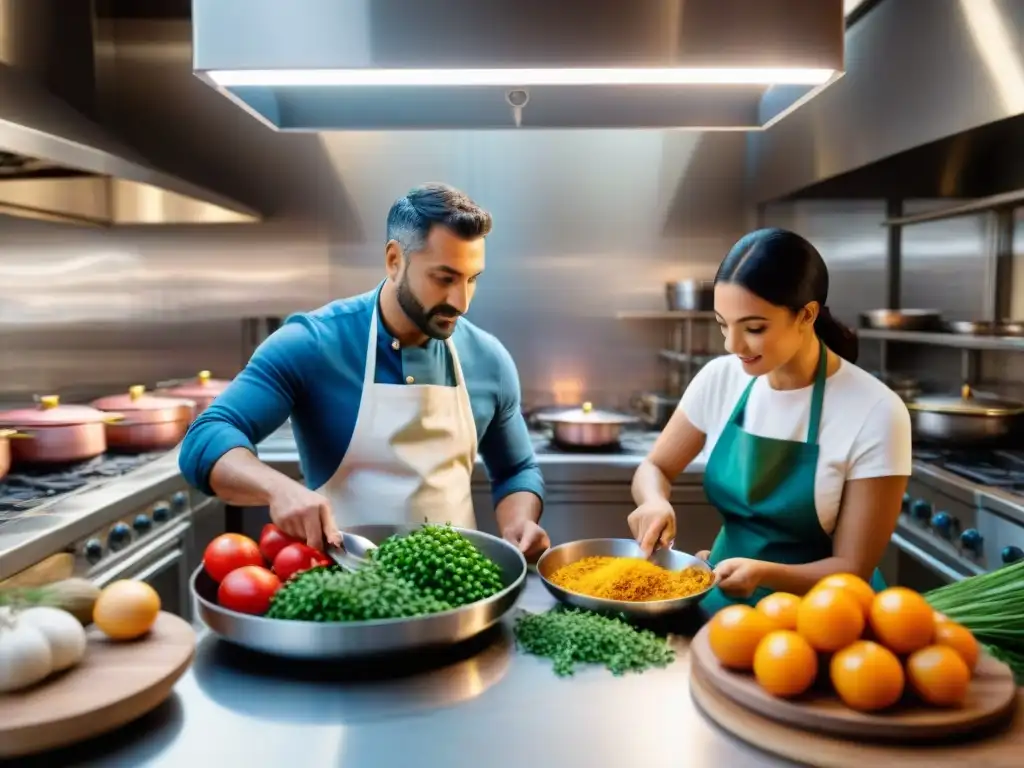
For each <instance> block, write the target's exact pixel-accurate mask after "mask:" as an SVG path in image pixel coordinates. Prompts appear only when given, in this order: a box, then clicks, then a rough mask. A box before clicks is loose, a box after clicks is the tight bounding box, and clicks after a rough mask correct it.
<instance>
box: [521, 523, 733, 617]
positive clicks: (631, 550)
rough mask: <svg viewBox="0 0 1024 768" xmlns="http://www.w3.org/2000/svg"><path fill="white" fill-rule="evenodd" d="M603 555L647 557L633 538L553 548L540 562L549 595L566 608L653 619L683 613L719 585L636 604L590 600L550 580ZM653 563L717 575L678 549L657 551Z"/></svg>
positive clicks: (542, 578)
mask: <svg viewBox="0 0 1024 768" xmlns="http://www.w3.org/2000/svg"><path fill="white" fill-rule="evenodd" d="M602 556H604V557H643V556H644V553H643V550H641V549H640V545H639V544H637V543H636V542H635V541H633V539H583V540H581V541H570V542H568V543H566V544H559V545H558V546H557V547H552V548H551V549H549V550H548V551H547V552H545V553H544V554H543V555H542V556H541V558H540V560H538V561H537V573H539V574H540V578H541V581H543V582H544V586H545V587H547V590H548V592H550V593H551V594H552V595H553V596H554V597H555V599H556V600H559V601H560V602H562V603H565V604H566V605H572V606H575V607H577V608H583V609H585V610H588V611H597V612H600V613H608V612H614V613H623V614H625V615H626V616H629V617H632V618H651V617H655V616H665V615H668V614H672V613H676V612H678V611H682V610H684V609H685V608H689V607H690V606H692V605H696V604H697V603H699V602H700V601H701V600H703V599H704V596H705V595H707V594H708V592H710V591H711V590H712V589H713V588H714V587H715V585H716V584H717V583H718V578H717V577H715V579H714V580H713V581H712V582H711V585H710V586H709V587H708V588H707V589H705V590H704V591H703V592H697V593H695V594H693V595H688V596H687V597H677V598H673V599H672V600H646V601H643V602H634V601H627V600H605V599H604V598H600V597H590V596H588V595H581V594H578V593H576V592H569V591H568V590H565V589H562V588H561V587H559V586H557V585H556V584H553V583H551V581H549V580H548V577H549V576H550V575H551V574H553V573H554V572H555V571H557V570H558V569H559V568H561V567H562V566H563V565H568V564H569V563H575V562H576V561H577V560H582V559H583V558H584V557H602ZM651 562H653V563H655V564H656V565H660V566H661V567H662V568H667V569H668V570H670V571H681V570H683V569H684V568H690V567H696V568H701V569H702V570H705V571H707V572H709V573H713V572H712V569H711V566H710V565H708V564H707V563H706V562H705V561H703V560H701V559H700V558H698V557H695V556H693V555H690V554H687V553H686V552H680V551H679V550H676V549H659V550H657V551H656V552H655V553H654V555H653V556H652V557H651Z"/></svg>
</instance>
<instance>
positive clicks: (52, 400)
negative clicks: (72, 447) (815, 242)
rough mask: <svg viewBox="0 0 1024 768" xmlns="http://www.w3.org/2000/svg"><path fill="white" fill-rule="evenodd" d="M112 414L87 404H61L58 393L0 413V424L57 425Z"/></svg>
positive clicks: (89, 421)
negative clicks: (27, 406) (26, 406)
mask: <svg viewBox="0 0 1024 768" xmlns="http://www.w3.org/2000/svg"><path fill="white" fill-rule="evenodd" d="M112 415H113V414H110V413H107V412H104V411H99V410H96V409H95V408H91V407H89V406H88V405H61V404H60V397H59V396H58V395H43V396H42V397H40V398H39V405H38V406H37V407H35V408H21V409H18V410H15V411H5V412H4V413H0V426H6V427H31V426H44V427H58V426H74V425H76V424H94V423H96V422H100V421H103V422H106V421H110V420H111V417H112Z"/></svg>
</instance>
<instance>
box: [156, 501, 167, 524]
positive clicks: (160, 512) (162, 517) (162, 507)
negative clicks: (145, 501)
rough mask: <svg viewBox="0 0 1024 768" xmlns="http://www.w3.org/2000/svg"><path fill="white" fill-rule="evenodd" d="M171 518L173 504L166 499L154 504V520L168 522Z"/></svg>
mask: <svg viewBox="0 0 1024 768" xmlns="http://www.w3.org/2000/svg"><path fill="white" fill-rule="evenodd" d="M170 519H171V505H170V504H168V503H167V502H166V501H160V502H157V503H156V504H154V505H153V521H154V522H157V523H166V522H167V521H168V520H170Z"/></svg>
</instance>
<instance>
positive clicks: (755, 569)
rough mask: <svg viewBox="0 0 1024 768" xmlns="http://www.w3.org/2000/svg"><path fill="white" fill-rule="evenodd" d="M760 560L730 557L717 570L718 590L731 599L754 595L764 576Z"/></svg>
mask: <svg viewBox="0 0 1024 768" xmlns="http://www.w3.org/2000/svg"><path fill="white" fill-rule="evenodd" d="M763 565H764V564H763V563H762V562H761V561H760V560H750V559H749V558H746V557H730V558H728V559H726V560H723V561H722V562H720V563H719V564H718V565H717V566H716V568H715V574H716V575H717V576H718V578H719V582H718V588H719V589H720V590H722V592H724V593H725V594H727V595H729V596H730V597H739V598H746V597H750V596H751V595H752V594H754V590H756V589H757V588H758V587H759V586H761V579H762V578H763V576H764V573H763V569H762V566H763Z"/></svg>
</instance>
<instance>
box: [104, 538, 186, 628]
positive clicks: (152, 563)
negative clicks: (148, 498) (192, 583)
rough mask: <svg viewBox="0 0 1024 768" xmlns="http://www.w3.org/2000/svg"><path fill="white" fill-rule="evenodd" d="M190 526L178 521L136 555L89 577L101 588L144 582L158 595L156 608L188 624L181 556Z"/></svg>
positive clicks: (182, 557) (184, 562) (184, 567)
mask: <svg viewBox="0 0 1024 768" xmlns="http://www.w3.org/2000/svg"><path fill="white" fill-rule="evenodd" d="M190 530H191V523H190V522H189V521H187V520H186V521H181V522H179V523H177V524H174V525H171V526H169V527H168V528H166V529H163V530H161V531H160V534H159V535H158V536H154V537H153V539H152V540H151V541H148V542H146V543H145V545H144V546H142V547H140V548H139V550H138V551H137V552H133V553H131V555H130V556H129V557H126V558H125V559H124V560H121V561H118V562H116V563H114V564H113V565H111V566H110V567H109V568H107V569H104V570H102V571H99V572H97V573H93V574H90V575H89V579H90V580H91V581H92V582H93V584H95V585H96V586H97V587H100V588H103V587H105V586H106V585H107V584H110V583H111V582H114V581H118V580H119V579H137V580H138V581H144V582H146V583H147V584H149V585H150V586H152V587H153V589H155V590H156V592H157V594H158V595H160V607H161V609H162V610H165V611H167V612H168V613H173V614H175V615H176V616H181V617H182V618H184V619H186V620H191V616H192V606H191V595H190V593H189V589H188V572H187V563H186V559H185V553H186V552H187V551H188V548H189V534H190Z"/></svg>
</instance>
